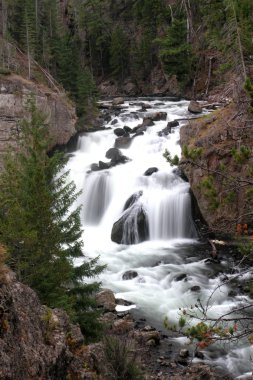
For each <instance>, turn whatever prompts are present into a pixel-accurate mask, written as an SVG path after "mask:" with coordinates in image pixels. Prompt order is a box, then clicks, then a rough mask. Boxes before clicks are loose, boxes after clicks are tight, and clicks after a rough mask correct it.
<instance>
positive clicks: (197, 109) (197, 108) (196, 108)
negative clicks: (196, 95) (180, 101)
mask: <svg viewBox="0 0 253 380" xmlns="http://www.w3.org/2000/svg"><path fill="white" fill-rule="evenodd" d="M188 111H189V112H191V113H195V114H196V113H202V107H201V105H200V104H199V103H198V102H196V101H195V100H191V102H190V104H189V106H188Z"/></svg>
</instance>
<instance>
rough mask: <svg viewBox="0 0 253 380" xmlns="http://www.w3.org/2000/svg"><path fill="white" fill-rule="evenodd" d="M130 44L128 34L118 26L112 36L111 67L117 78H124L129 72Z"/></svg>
mask: <svg viewBox="0 0 253 380" xmlns="http://www.w3.org/2000/svg"><path fill="white" fill-rule="evenodd" d="M128 51H129V43H128V39H127V36H126V34H125V33H124V31H123V29H122V28H121V27H120V26H117V27H116V28H115V29H114V30H113V33H112V36H111V45H110V55H111V57H110V66H111V68H112V71H113V74H114V75H115V76H116V77H121V79H123V78H124V75H125V74H126V73H127V72H128V67H127V66H128Z"/></svg>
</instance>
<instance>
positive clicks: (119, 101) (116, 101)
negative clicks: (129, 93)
mask: <svg viewBox="0 0 253 380" xmlns="http://www.w3.org/2000/svg"><path fill="white" fill-rule="evenodd" d="M123 103H124V98H122V97H118V98H114V99H113V101H112V105H113V106H119V105H120V104H123Z"/></svg>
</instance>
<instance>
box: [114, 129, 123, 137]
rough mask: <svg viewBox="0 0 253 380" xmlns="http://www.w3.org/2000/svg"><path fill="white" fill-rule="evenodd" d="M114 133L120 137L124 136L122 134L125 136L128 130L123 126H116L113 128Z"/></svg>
mask: <svg viewBox="0 0 253 380" xmlns="http://www.w3.org/2000/svg"><path fill="white" fill-rule="evenodd" d="M113 133H114V134H115V135H116V136H118V137H122V136H124V134H125V133H126V131H125V130H124V129H123V128H116V129H114V130H113Z"/></svg>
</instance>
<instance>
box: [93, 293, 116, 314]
mask: <svg viewBox="0 0 253 380" xmlns="http://www.w3.org/2000/svg"><path fill="white" fill-rule="evenodd" d="M96 302H97V304H98V306H100V307H103V308H104V310H105V311H114V310H115V307H116V300H115V297H114V294H113V292H112V291H111V290H110V289H102V290H101V291H100V292H99V293H97V294H96Z"/></svg>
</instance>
